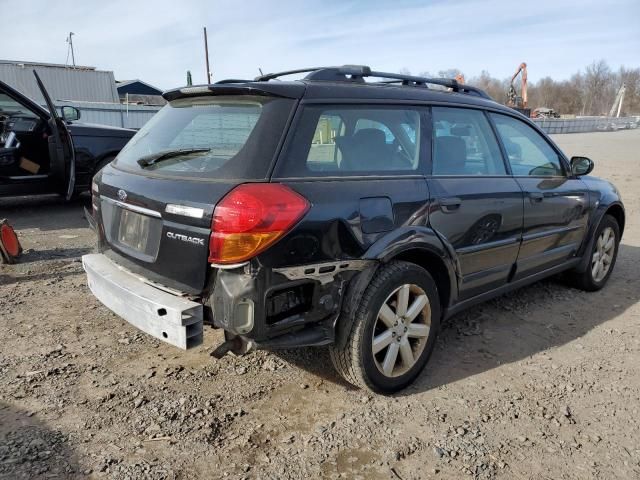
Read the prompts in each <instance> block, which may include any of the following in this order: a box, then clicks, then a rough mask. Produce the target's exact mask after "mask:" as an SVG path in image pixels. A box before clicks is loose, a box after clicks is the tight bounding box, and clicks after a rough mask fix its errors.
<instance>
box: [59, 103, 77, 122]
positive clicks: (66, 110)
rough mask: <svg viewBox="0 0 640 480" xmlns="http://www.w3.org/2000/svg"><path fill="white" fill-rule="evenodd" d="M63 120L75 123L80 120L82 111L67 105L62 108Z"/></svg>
mask: <svg viewBox="0 0 640 480" xmlns="http://www.w3.org/2000/svg"><path fill="white" fill-rule="evenodd" d="M62 118H64V119H65V121H67V122H75V121H76V120H78V119H80V110H78V109H77V108H76V107H72V106H70V105H65V106H64V107H62Z"/></svg>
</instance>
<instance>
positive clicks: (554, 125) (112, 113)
mask: <svg viewBox="0 0 640 480" xmlns="http://www.w3.org/2000/svg"><path fill="white" fill-rule="evenodd" d="M55 103H56V106H57V107H58V108H61V107H62V106H64V105H73V106H74V107H76V108H78V109H79V110H80V112H81V114H82V118H81V120H80V121H81V122H84V123H98V124H102V125H111V126H114V127H124V128H134V129H139V128H141V127H142V126H143V125H144V124H145V123H147V122H148V121H149V120H150V119H151V117H153V116H154V115H155V114H156V112H158V110H160V109H161V108H162V107H161V106H150V105H131V104H130V105H126V104H121V103H98V102H76V101H57V102H55ZM533 121H534V122H535V123H536V124H537V125H538V126H539V127H540V128H541V129H542V130H544V131H545V132H546V133H549V134H554V133H579V132H596V131H613V130H622V129H628V128H638V127H640V117H621V118H615V117H580V118H568V119H566V118H536V119H533Z"/></svg>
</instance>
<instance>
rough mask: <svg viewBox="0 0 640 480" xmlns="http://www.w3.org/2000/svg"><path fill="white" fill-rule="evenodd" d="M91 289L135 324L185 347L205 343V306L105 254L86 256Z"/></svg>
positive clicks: (159, 337) (150, 333)
mask: <svg viewBox="0 0 640 480" xmlns="http://www.w3.org/2000/svg"><path fill="white" fill-rule="evenodd" d="M82 266H83V268H84V270H85V271H86V272H87V283H88V285H89V288H90V289H91V292H93V294H94V295H95V296H96V298H97V299H98V300H100V301H101V302H102V303H103V304H104V305H105V306H106V307H107V308H109V309H110V310H111V311H113V312H114V313H115V314H117V315H119V316H120V317H122V318H123V319H125V320H126V321H127V322H129V323H130V324H132V325H133V326H135V327H137V328H139V329H140V330H142V331H143V332H145V333H148V334H149V335H152V336H154V337H156V338H157V339H159V340H162V341H164V342H167V343H170V344H171V345H174V346H176V347H179V348H182V349H188V348H192V347H195V346H197V345H200V344H201V343H202V334H203V306H202V304H200V303H196V302H192V301H191V300H188V299H186V298H182V297H179V296H177V295H173V294H171V293H168V292H165V291H163V290H160V289H158V288H155V287H153V286H151V285H149V284H148V283H145V282H144V281H142V280H141V279H140V278H139V277H137V276H135V275H133V274H132V273H130V272H128V271H126V270H124V269H122V268H121V267H119V266H117V265H116V264H115V263H114V262H112V261H111V260H110V259H109V258H107V257H106V256H105V255H103V254H99V253H94V254H90V255H84V256H83V257H82Z"/></svg>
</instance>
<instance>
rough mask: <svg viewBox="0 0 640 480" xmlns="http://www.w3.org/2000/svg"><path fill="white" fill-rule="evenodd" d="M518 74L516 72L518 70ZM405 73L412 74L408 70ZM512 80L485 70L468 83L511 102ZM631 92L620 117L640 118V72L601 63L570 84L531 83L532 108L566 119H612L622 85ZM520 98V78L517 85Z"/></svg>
mask: <svg viewBox="0 0 640 480" xmlns="http://www.w3.org/2000/svg"><path fill="white" fill-rule="evenodd" d="M514 71H515V70H514ZM403 73H409V72H408V71H407V70H406V69H404V71H403ZM459 73H462V74H463V75H464V72H462V71H461V70H458V69H457V68H451V69H447V70H441V71H439V72H438V73H437V75H433V74H430V73H429V72H423V73H421V74H420V76H425V77H445V78H454V77H455V76H456V75H457V74H459ZM510 81H511V77H509V78H504V79H498V78H495V77H492V76H491V74H490V73H489V72H487V71H485V70H483V71H482V72H481V73H480V75H479V76H475V77H471V78H466V83H468V84H469V85H474V86H477V87H480V88H482V89H483V90H484V91H486V92H487V93H488V94H489V95H490V96H491V97H492V98H493V99H494V100H496V101H497V102H500V103H506V102H507V91H508V89H509V84H510ZM623 83H624V84H625V85H626V87H627V89H626V93H625V97H624V103H623V104H622V110H621V111H620V116H630V115H640V68H626V67H624V66H621V67H620V68H619V69H618V70H617V71H614V70H612V69H611V67H609V65H608V64H607V62H606V61H604V60H600V61H597V62H593V63H592V64H591V65H588V66H587V67H586V68H585V69H584V71H582V70H581V71H578V72H577V73H575V74H573V75H572V76H571V77H570V78H569V79H568V80H554V79H553V78H551V77H548V76H547V77H544V78H541V79H540V80H538V81H537V82H531V81H529V82H528V96H529V102H528V106H529V107H530V108H531V109H532V110H533V109H534V108H538V107H547V108H553V109H554V110H555V111H556V112H558V113H560V114H562V115H608V114H609V110H610V109H611V106H612V105H613V102H614V100H615V98H616V94H617V93H618V90H619V89H620V86H621V85H622V84H623ZM514 86H515V87H516V90H517V92H518V95H520V78H519V77H518V78H517V79H516V80H515V81H514Z"/></svg>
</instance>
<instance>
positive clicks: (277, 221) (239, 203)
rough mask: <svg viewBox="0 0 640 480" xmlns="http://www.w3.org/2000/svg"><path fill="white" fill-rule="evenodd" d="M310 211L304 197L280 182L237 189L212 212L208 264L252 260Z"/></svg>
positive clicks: (244, 186)
mask: <svg viewBox="0 0 640 480" xmlns="http://www.w3.org/2000/svg"><path fill="white" fill-rule="evenodd" d="M308 209H309V202H308V201H307V200H306V199H305V198H304V197H302V196H301V195H299V194H298V193H296V192H294V191H293V190H291V189H290V188H288V187H285V186H284V185H280V184H278V183H245V184H242V185H239V186H237V187H236V188H234V189H233V190H231V192H229V193H228V194H227V195H226V196H225V197H224V198H223V199H222V200H221V201H220V203H218V205H216V208H215V210H214V211H213V219H212V220H211V238H210V239H209V262H211V263H218V264H232V263H240V262H244V261H246V260H249V259H250V258H251V257H254V256H256V255H257V254H259V253H260V252H263V251H264V250H265V249H266V248H267V247H269V246H270V245H272V244H273V243H274V242H275V241H276V240H278V239H279V238H280V237H282V236H283V235H284V234H285V233H287V232H288V231H289V230H290V229H291V227H293V226H294V225H295V224H296V223H297V222H298V220H300V219H301V218H302V216H303V215H304V214H305V213H306V212H307V210H308Z"/></svg>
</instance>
